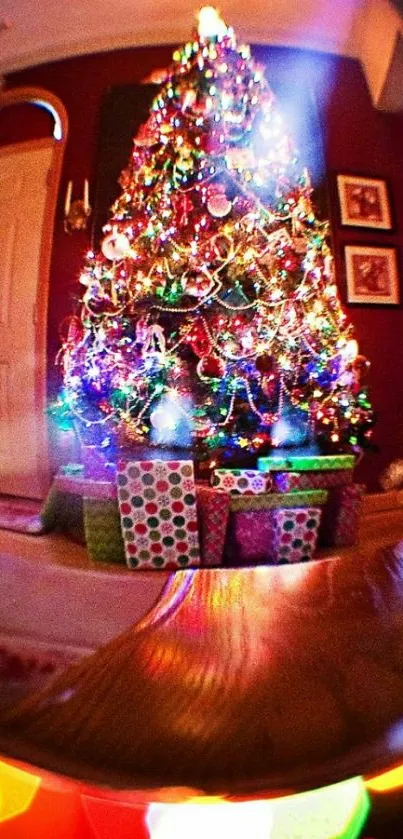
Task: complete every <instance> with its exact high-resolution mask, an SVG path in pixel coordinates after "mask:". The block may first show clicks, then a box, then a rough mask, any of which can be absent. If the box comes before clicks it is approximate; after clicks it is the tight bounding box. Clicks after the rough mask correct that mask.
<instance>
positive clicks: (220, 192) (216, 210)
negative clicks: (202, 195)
mask: <svg viewBox="0 0 403 839" xmlns="http://www.w3.org/2000/svg"><path fill="white" fill-rule="evenodd" d="M207 209H208V211H209V213H210V215H211V216H214V218H224V217H225V216H227V215H228V213H230V212H231V210H232V201H229V199H228V198H227V196H226V194H225V186H224V185H223V184H218V183H216V184H212V186H211V187H209V189H208V193H207Z"/></svg>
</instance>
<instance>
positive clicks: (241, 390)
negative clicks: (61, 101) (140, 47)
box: [63, 7, 372, 464]
mask: <svg viewBox="0 0 403 839" xmlns="http://www.w3.org/2000/svg"><path fill="white" fill-rule="evenodd" d="M120 184H121V187H122V192H121V194H120V196H119V197H118V199H117V200H116V202H115V204H114V205H113V207H112V208H111V215H110V219H109V221H108V224H107V225H106V227H105V228H104V233H105V238H104V240H103V242H102V246H101V250H100V252H99V253H96V254H94V253H92V252H91V253H89V254H88V256H87V260H86V264H85V266H84V269H83V271H82V274H81V276H80V282H81V284H82V286H84V293H83V296H82V299H81V302H80V311H79V314H77V315H75V316H74V317H73V318H72V320H71V323H70V328H69V334H68V338H67V340H66V342H65V344H64V347H63V363H64V393H63V399H64V404H65V405H66V406H67V408H68V410H69V411H70V412H71V413H72V414H73V415H74V417H75V418H76V420H77V421H78V423H79V425H80V426H81V428H82V429H83V430H84V431H85V433H86V434H87V437H88V436H90V437H91V436H92V439H93V441H94V442H97V443H98V444H99V445H100V446H102V447H104V448H108V447H109V446H111V447H115V448H119V447H127V446H136V447H139V446H140V447H141V446H144V447H146V448H148V449H149V448H150V447H153V446H159V447H169V448H170V449H172V447H178V448H184V449H186V448H187V449H189V450H190V451H191V452H192V455H193V457H194V458H195V459H209V457H210V455H211V456H212V458H214V460H215V461H216V462H220V461H223V460H226V461H227V462H230V463H234V464H236V463H239V462H242V459H243V458H244V459H245V460H246V458H248V457H249V458H250V457H253V455H255V454H257V453H262V452H267V451H269V450H270V449H271V448H272V447H273V446H278V445H292V444H294V445H305V444H309V443H312V442H316V443H317V444H318V445H319V447H320V449H321V450H322V451H335V452H338V451H346V450H356V449H357V448H360V447H361V446H363V445H364V444H365V441H366V440H367V438H368V437H369V436H370V433H371V426H372V412H371V406H370V404H369V401H368V395H367V392H366V388H365V387H364V386H363V379H364V380H365V375H364V374H365V373H366V370H367V367H368V362H367V360H366V359H365V358H364V357H363V356H360V355H358V347H357V342H356V341H355V339H354V337H353V332H352V328H351V326H350V325H349V323H348V320H347V317H346V315H345V314H344V312H343V309H342V307H341V304H340V301H339V297H338V290H337V287H336V282H335V277H334V268H333V257H332V252H331V248H330V245H329V239H328V234H329V226H328V223H327V222H326V221H321V220H319V219H318V217H317V215H316V213H315V209H314V205H313V200H312V186H311V182H310V177H309V174H308V172H307V170H306V169H305V168H304V167H303V166H302V165H301V163H300V161H299V159H298V155H297V152H296V149H295V147H294V144H293V141H292V139H291V138H290V137H289V136H288V134H287V131H286V128H285V126H284V123H283V119H282V116H281V113H280V110H279V107H278V105H277V102H276V100H275V97H274V95H273V93H272V91H271V89H270V87H269V85H268V83H267V81H266V79H265V75H264V70H263V69H262V68H261V67H260V66H258V65H257V64H256V63H255V62H254V61H253V60H252V58H251V55H250V50H249V48H248V47H245V46H241V47H239V46H237V43H236V39H235V36H234V33H233V31H232V29H231V28H229V27H227V26H226V24H225V23H224V22H223V21H222V20H221V19H220V17H219V16H218V14H217V13H216V11H215V10H214V9H213V8H211V7H205V8H204V9H202V10H201V12H200V13H199V24H198V31H197V32H196V33H195V34H194V37H193V39H192V40H191V41H190V42H189V43H187V44H186V45H185V46H184V47H183V49H178V50H176V51H175V52H174V55H173V63H172V66H171V67H170V68H169V69H168V70H167V74H166V80H165V83H164V84H163V86H162V89H161V90H160V92H159V93H158V94H157V96H156V97H155V99H154V102H153V104H152V107H151V110H150V114H149V117H148V120H147V122H146V123H145V124H144V125H143V126H142V127H141V129H140V131H139V132H138V134H137V136H136V137H135V138H134V145H133V152H132V155H131V159H130V161H129V163H128V166H127V169H125V170H124V171H123V172H122V175H121V178H120Z"/></svg>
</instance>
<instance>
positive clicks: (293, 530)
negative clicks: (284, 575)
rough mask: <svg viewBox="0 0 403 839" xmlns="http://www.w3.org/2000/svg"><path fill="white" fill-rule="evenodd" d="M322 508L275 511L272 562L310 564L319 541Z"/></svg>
mask: <svg viewBox="0 0 403 839" xmlns="http://www.w3.org/2000/svg"><path fill="white" fill-rule="evenodd" d="M321 515H322V509H321V507H300V508H298V507H294V508H293V507H291V508H288V509H277V510H273V542H272V562H274V563H275V564H282V563H291V562H308V561H309V560H310V559H312V556H313V553H314V551H315V548H316V543H317V540H318V531H319V524H320V520H321Z"/></svg>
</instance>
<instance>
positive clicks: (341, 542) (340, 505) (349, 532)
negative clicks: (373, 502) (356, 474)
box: [319, 484, 365, 548]
mask: <svg viewBox="0 0 403 839" xmlns="http://www.w3.org/2000/svg"><path fill="white" fill-rule="evenodd" d="M364 494H365V487H364V486H363V485H362V484H351V485H350V486H345V487H339V488H337V489H332V490H330V492H329V498H328V502H327V504H326V506H325V507H324V509H323V516H322V523H321V527H320V532H319V540H320V544H321V545H324V546H326V547H333V546H334V547H338V548H340V547H343V546H347V545H354V544H355V542H356V541H357V536H358V525H359V521H360V514H361V509H362V499H363V496H364Z"/></svg>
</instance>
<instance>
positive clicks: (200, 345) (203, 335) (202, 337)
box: [187, 321, 213, 358]
mask: <svg viewBox="0 0 403 839" xmlns="http://www.w3.org/2000/svg"><path fill="white" fill-rule="evenodd" d="M187 342H188V344H189V345H190V347H191V348H192V350H193V352H194V354H195V355H198V356H199V358H203V357H204V356H206V355H207V356H209V355H210V353H211V351H212V349H213V343H212V340H211V338H210V336H209V334H208V332H207V329H206V327H205V324H204V322H203V321H198V322H197V323H195V324H194V325H193V326H192V329H191V330H190V332H189V334H188V336H187Z"/></svg>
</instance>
